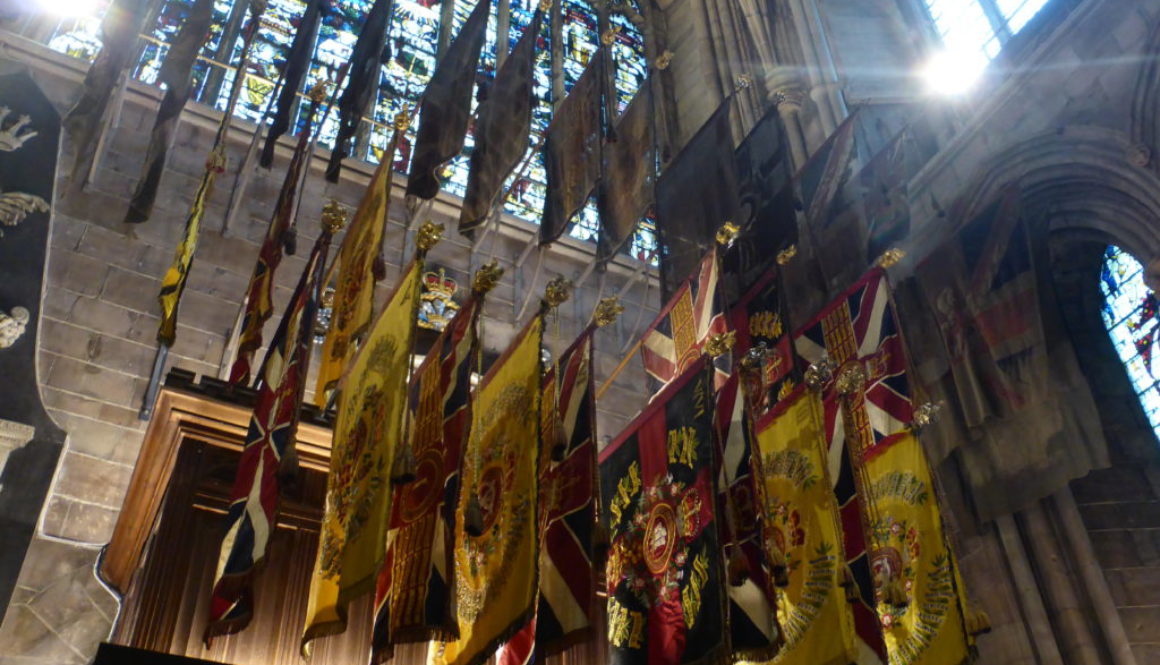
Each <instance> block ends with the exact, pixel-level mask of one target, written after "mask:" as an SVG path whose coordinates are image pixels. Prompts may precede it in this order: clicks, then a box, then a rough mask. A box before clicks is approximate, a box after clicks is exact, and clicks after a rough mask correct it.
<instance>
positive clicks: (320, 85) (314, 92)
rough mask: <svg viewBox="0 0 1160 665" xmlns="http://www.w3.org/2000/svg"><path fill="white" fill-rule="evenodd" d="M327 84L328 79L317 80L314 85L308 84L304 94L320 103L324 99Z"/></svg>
mask: <svg viewBox="0 0 1160 665" xmlns="http://www.w3.org/2000/svg"><path fill="white" fill-rule="evenodd" d="M329 84H330V83H329V81H319V82H317V83H315V84H314V85H312V86H310V91H309V92H307V93H306V96H307V97H308V98H309V99H310V101H312V102H314V103H315V104H321V103H322V102H324V101H326V87H327V86H328V85H329Z"/></svg>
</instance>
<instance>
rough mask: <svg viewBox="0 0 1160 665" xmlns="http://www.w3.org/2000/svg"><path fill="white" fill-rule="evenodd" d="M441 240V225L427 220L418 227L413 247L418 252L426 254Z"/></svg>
mask: <svg viewBox="0 0 1160 665" xmlns="http://www.w3.org/2000/svg"><path fill="white" fill-rule="evenodd" d="M442 239H443V225H442V224H436V223H435V222H432V221H431V220H427V221H425V222H423V225H422V226H420V227H419V233H418V235H416V236H415V246H416V247H418V248H419V251H420V252H428V251H430V250H431V248H432V247H434V246H435V245H438V244H439V241H440V240H442Z"/></svg>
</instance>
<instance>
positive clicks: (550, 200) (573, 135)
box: [540, 55, 605, 245]
mask: <svg viewBox="0 0 1160 665" xmlns="http://www.w3.org/2000/svg"><path fill="white" fill-rule="evenodd" d="M604 60H605V59H604V57H602V56H600V55H597V56H596V57H594V58H592V59H591V60H590V61H589V62H588V67H587V68H586V69H585V70H584V73H583V74H581V75H580V80H578V81H576V85H574V86H572V92H570V93H568V96H567V97H565V98H564V101H563V102H562V103H561V104H560V108H559V109H558V110H557V111H556V113H555V115H554V116H553V117H552V124H550V125H548V132H547V134H546V135H545V137H544V168H545V170H546V171H547V174H548V190H547V194H546V195H545V201H544V215H543V218H542V219H541V220H540V244H541V245H547V244H549V243H553V242H555V241H556V240H558V239H559V238H560V236H562V235H563V234H564V232H565V231H566V230H567V229H568V222H569V221H570V220H571V219H572V217H573V216H574V215H575V214H576V213H577V212H579V211H580V209H581V208H583V207H584V203H585V202H586V201H587V200H588V195H589V194H591V193H592V189H593V188H594V187H596V181H597V180H598V179H599V178H600V149H601V146H600V133H601V132H600V113H601V108H600V106H601V99H602V95H601V93H600V90H601V87H600V80H601V70H602V69H603V64H602V63H603V62H604Z"/></svg>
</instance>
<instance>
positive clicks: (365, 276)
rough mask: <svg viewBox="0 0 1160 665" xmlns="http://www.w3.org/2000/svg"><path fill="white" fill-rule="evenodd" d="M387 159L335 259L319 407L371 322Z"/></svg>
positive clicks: (383, 218)
mask: <svg viewBox="0 0 1160 665" xmlns="http://www.w3.org/2000/svg"><path fill="white" fill-rule="evenodd" d="M389 154H392V155H393V154H394V152H393V151H390V153H389ZM391 161H392V160H391V159H389V158H386V157H384V158H383V160H382V161H381V162H380V163H379V166H378V168H377V169H375V175H374V177H372V178H371V182H370V185H368V186H367V189H366V192H364V193H363V197H362V200H361V201H360V202H359V204H358V210H356V211H355V213H354V220H353V221H352V222H351V223H350V227H349V230H348V231H347V232H346V238H345V239H344V240H343V243H342V248H341V249H340V250H339V252H338V258H337V259H336V261H335V265H337V266H338V282H337V284H336V285H335V289H334V304H333V305H332V307H333V310H332V313H331V317H330V330H328V331H327V333H326V341H325V342H323V344H322V358H321V359H320V362H319V367H318V384H317V385H316V387H315V389H314V403H315V404H317V405H318V406H319V407H320V408H325V407H326V403H327V399H328V394H327V393H328V391H329V390H331V389H332V388H334V387H335V386H336V385H338V380H339V379H340V378H341V377H342V371H343V368H344V367H346V366H347V365H348V364H349V363H348V361H349V359H350V358H351V357H352V356H353V355H354V350H355V340H356V339H357V338H358V336H359V335H362V334H363V332H365V331H366V329H367V327H368V326H370V324H371V316H372V315H373V312H374V297H375V275H374V272H375V270H374V265H375V259H376V258H377V257H378V256H379V248H380V247H381V245H382V242H383V230H384V229H385V228H386V223H387V212H388V210H389V208H390V205H391V196H390V192H391V174H392V170H391ZM328 281H329V280H328Z"/></svg>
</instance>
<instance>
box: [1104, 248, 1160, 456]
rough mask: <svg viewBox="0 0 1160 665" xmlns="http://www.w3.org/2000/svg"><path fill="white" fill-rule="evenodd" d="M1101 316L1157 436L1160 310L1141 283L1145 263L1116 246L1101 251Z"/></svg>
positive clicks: (1159, 428)
mask: <svg viewBox="0 0 1160 665" xmlns="http://www.w3.org/2000/svg"><path fill="white" fill-rule="evenodd" d="M1100 290H1101V291H1102V292H1103V295H1104V299H1105V300H1104V305H1103V312H1102V314H1103V319H1104V325H1105V326H1106V327H1107V329H1108V335H1109V336H1110V337H1111V338H1112V345H1113V346H1115V348H1116V352H1117V353H1118V354H1119V356H1120V359H1121V360H1122V361H1123V362H1124V367H1125V368H1126V369H1127V371H1128V377H1129V378H1130V379H1131V381H1132V387H1133V388H1134V389H1135V391H1136V394H1137V395H1138V396H1139V397H1140V403H1141V405H1142V406H1143V407H1144V413H1145V415H1146V416H1147V417H1148V420H1149V422H1150V423H1151V424H1152V429H1154V430H1155V431H1156V433H1157V435H1158V436H1160V378H1158V377H1160V359H1158V358H1157V357H1156V356H1157V355H1158V353H1157V349H1156V346H1157V343H1158V342H1160V313H1158V312H1157V297H1156V294H1155V293H1154V292H1152V291H1151V290H1150V289H1149V288H1148V287H1147V286H1146V285H1145V284H1144V267H1143V266H1142V265H1141V264H1140V262H1139V261H1137V260H1136V259H1135V258H1134V257H1132V255H1130V254H1128V253H1127V252H1125V251H1123V250H1122V249H1120V248H1119V247H1115V246H1109V247H1108V248H1107V250H1106V251H1105V252H1104V263H1103V268H1102V270H1101V273H1100Z"/></svg>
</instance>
